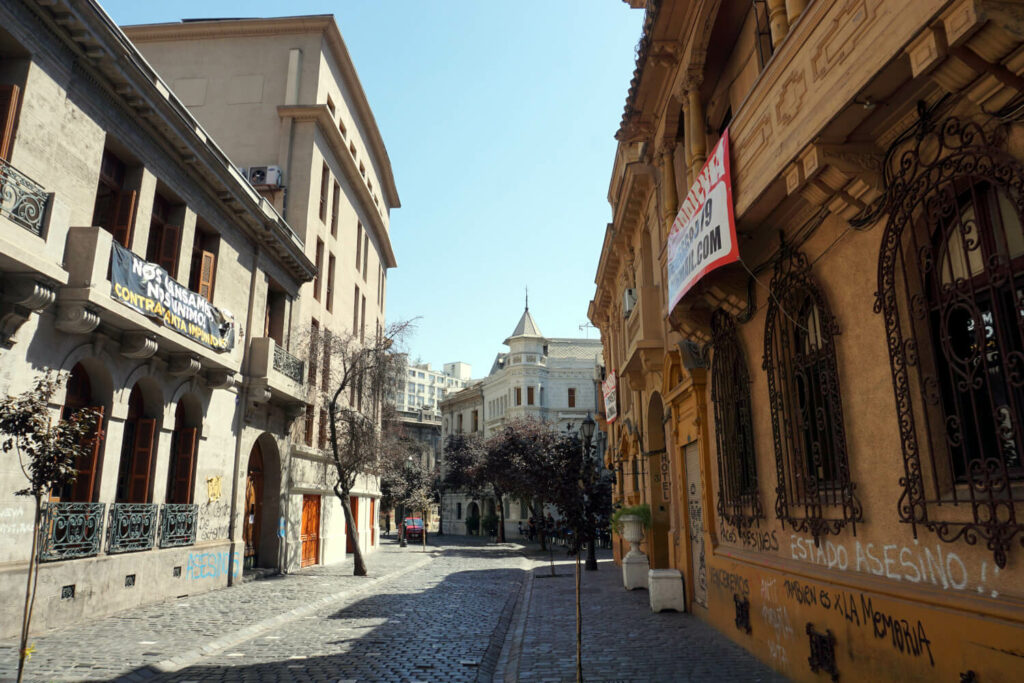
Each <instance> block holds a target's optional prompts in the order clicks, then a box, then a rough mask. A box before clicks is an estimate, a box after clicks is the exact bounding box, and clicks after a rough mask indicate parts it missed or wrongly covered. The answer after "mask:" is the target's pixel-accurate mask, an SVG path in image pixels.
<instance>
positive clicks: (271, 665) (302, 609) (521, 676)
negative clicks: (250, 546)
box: [0, 537, 780, 683]
mask: <svg viewBox="0 0 1024 683" xmlns="http://www.w3.org/2000/svg"><path fill="white" fill-rule="evenodd" d="M606 555H607V551H605V552H604V553H602V555H601V556H600V557H601V558H602V562H601V565H600V570H599V571H598V572H596V573H595V572H586V573H585V575H584V581H585V583H584V589H583V596H584V617H583V618H584V640H585V647H584V674H585V678H586V680H588V681H597V680H604V681H611V680H615V681H685V680H694V681H711V680H722V681H726V680H728V681H735V680H744V681H748V680H765V681H767V680H780V679H777V678H774V677H773V675H772V674H771V673H770V671H769V670H768V669H767V668H765V667H764V666H763V665H761V664H760V663H758V662H757V661H756V660H754V659H753V658H752V657H750V656H749V655H747V654H746V653H745V652H743V651H742V650H741V649H740V648H738V647H737V646H735V645H733V644H732V643H730V642H729V641H728V639H726V638H725V637H724V636H722V635H720V634H718V633H716V632H715V631H714V630H713V629H711V628H709V627H708V626H706V625H705V624H703V623H702V622H699V621H697V620H695V619H693V618H691V617H689V616H687V615H680V614H675V613H662V614H651V613H650V611H649V609H648V607H647V594H646V592H645V591H634V592H632V593H628V592H626V591H624V590H622V587H621V582H620V578H619V577H620V573H619V571H618V568H617V567H615V565H614V564H612V562H611V560H610V558H608V557H607V556H606ZM555 558H556V560H558V563H557V564H558V566H557V572H558V574H559V576H558V577H555V578H540V577H541V576H543V575H545V574H547V573H548V571H549V570H548V569H547V567H546V559H547V558H546V556H541V555H538V554H535V553H531V554H526V555H524V553H523V549H522V547H521V546H518V545H515V544H507V545H504V546H495V545H484V544H482V543H479V542H475V543H474V542H473V541H465V540H464V539H457V538H455V537H447V538H443V539H441V544H435V542H434V541H433V540H432V545H431V546H428V549H427V552H426V553H424V552H422V551H421V550H420V548H419V547H417V546H410V547H409V548H405V549H401V548H399V547H398V546H397V544H395V543H394V541H393V539H391V540H387V541H385V545H384V547H383V548H382V550H381V551H380V552H379V553H377V554H375V555H373V556H371V557H370V560H369V564H370V573H371V576H370V577H363V578H357V577H353V576H351V575H350V574H351V564H350V563H345V564H343V565H340V566H334V567H326V568H325V567H318V568H315V569H312V570H306V571H302V572H300V573H298V574H292V575H288V576H284V577H279V578H273V579H267V580H262V581H254V582H250V583H246V584H244V585H242V586H238V587H234V588H231V589H227V590H219V591H214V592H211V593H206V594H203V595H197V596H191V597H188V598H182V599H180V600H178V601H175V602H169V603H163V604H158V605H152V606H149V607H145V608H142V609H138V610H133V611H130V612H125V613H122V614H119V615H115V616H113V617H109V618H106V619H101V620H98V621H96V622H93V623H89V624H82V625H77V626H73V627H69V628H66V629H61V630H58V631H53V632H50V633H47V634H42V635H39V636H37V637H34V638H33V639H32V643H33V644H34V645H35V648H36V651H35V654H34V655H33V657H32V659H31V661H30V662H29V665H28V668H27V672H28V675H27V676H26V680H33V681H78V680H160V681H177V682H179V683H184V682H187V681H410V682H411V681H443V682H447V681H452V682H457V681H491V680H496V681H516V680H522V681H535V682H547V681H563V680H564V681H571V680H575V640H574V637H575V626H574V615H575V611H574V610H575V607H574V604H575V603H574V593H573V581H572V578H571V576H572V565H571V564H570V563H568V562H565V556H564V551H562V552H559V551H556V553H555ZM623 624H628V628H627V629H626V630H625V631H624V630H623ZM16 651H17V650H16V644H15V643H14V642H12V641H6V642H4V643H3V644H2V646H0V680H5V681H6V680H9V679H11V678H12V677H13V675H14V672H15V667H16V663H17V659H16Z"/></svg>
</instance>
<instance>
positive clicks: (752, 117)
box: [590, 0, 1024, 681]
mask: <svg viewBox="0 0 1024 683" xmlns="http://www.w3.org/2000/svg"><path fill="white" fill-rule="evenodd" d="M630 4H631V5H633V6H636V7H641V8H643V11H644V12H645V22H644V29H643V35H642V38H641V41H640V44H639V48H638V51H637V62H636V64H637V66H636V71H635V73H634V78H633V80H632V82H631V83H630V84H629V89H628V95H627V98H626V107H625V112H624V116H623V119H622V125H621V127H620V129H619V131H618V135H617V138H618V140H619V145H618V151H617V153H616V156H615V159H614V160H613V163H612V178H611V184H610V187H609V201H610V202H611V205H612V209H613V222H612V223H611V224H610V225H609V226H608V229H607V231H606V233H605V238H604V244H603V248H602V253H601V259H600V262H599V264H598V267H597V278H596V282H597V289H596V292H595V296H594V300H593V302H592V304H591V307H590V318H591V320H593V321H594V323H595V324H596V325H597V326H598V327H600V328H601V332H602V339H603V340H604V343H605V358H606V360H607V362H608V368H609V372H611V371H615V372H616V374H617V376H618V378H619V383H618V406H619V414H618V417H617V419H616V420H615V421H614V422H613V423H612V424H610V425H607V426H606V428H607V430H608V434H609V450H608V464H609V465H610V466H612V467H615V468H616V469H618V470H619V472H620V473H621V476H620V477H619V480H618V488H617V492H616V494H617V499H618V500H619V501H621V502H624V503H628V504H638V503H647V504H648V505H650V506H651V510H652V513H653V514H652V516H653V528H652V529H651V530H650V531H649V532H648V534H647V539H646V540H645V543H644V548H645V552H646V553H647V555H648V558H649V560H650V565H651V567H652V568H660V569H675V570H678V571H679V572H680V573H681V574H682V576H683V579H684V585H685V594H686V604H687V608H688V609H689V610H690V611H692V612H693V614H694V615H696V616H697V617H698V618H701V619H704V620H707V621H708V622H710V623H712V624H714V625H715V626H717V627H718V628H719V629H721V630H722V631H723V632H724V633H726V634H727V635H728V636H729V637H730V638H732V639H733V640H735V641H736V642H737V643H739V644H740V645H742V646H743V647H745V648H747V649H749V650H750V651H751V652H753V653H754V654H756V655H757V656H759V657H760V658H761V659H763V660H764V661H765V662H767V663H770V664H771V665H772V666H774V667H775V668H776V669H778V670H779V671H780V672H782V673H784V674H786V675H787V676H788V677H790V678H792V679H794V680H804V681H820V680H828V679H831V680H872V681H874V680H899V681H911V680H914V681H935V680H957V679H959V680H961V681H997V680H999V681H1002V680H1005V681H1009V680H1019V679H1020V677H1021V671H1022V667H1021V662H1022V660H1021V656H1022V650H1021V643H1022V642H1024V573H1022V572H1024V524H1022V520H1024V468H1022V467H1021V455H1020V454H1021V449H1022V448H1024V409H1022V406H1024V395H1022V393H1021V386H1022V383H1021V377H1020V373H1019V368H1018V365H1019V359H1020V357H1021V351H1022V349H1024V331H1022V330H1024V326H1022V323H1021V320H1022V318H1021V313H1020V311H1021V305H1020V303H1021V300H1022V281H1024V261H1022V254H1024V227H1022V226H1024V162H1022V160H1024V119H1022V115H1021V112H1022V106H1024V21H1022V17H1024V13H1022V11H1021V8H1022V5H1021V3H1019V2H997V1H991V0H914V1H913V2H901V1H897V0H810V1H806V0H764V1H761V0H756V1H755V2H749V1H748V0H723V1H721V2H720V1H718V0H660V1H655V0H646V2H645V1H644V0H631V2H630ZM623 57H624V58H627V56H625V55H624V56H623ZM624 85H625V84H624ZM725 140H727V141H728V149H727V152H726V148H725V146H724V144H723V143H724V141H725ZM718 177H721V178H724V179H725V180H727V181H728V184H727V185H723V186H722V187H731V194H725V193H724V190H723V194H722V195H713V193H712V191H711V188H712V187H718V183H719V182H721V181H719V180H717V178H718ZM705 192H706V195H705ZM707 197H711V198H712V199H713V202H712V204H708V203H707V202H706V201H705V199H706V198H707ZM718 202H723V204H718V205H720V206H727V207H728V208H729V210H730V211H731V212H732V213H733V214H734V217H735V228H736V237H735V239H733V238H732V237H731V235H730V232H731V231H730V230H729V224H728V221H727V220H726V219H725V218H724V214H722V213H718V214H716V213H715V210H712V209H711V208H710V207H711V206H712V205H713V204H717V203H718ZM705 207H707V209H706V210H705ZM681 208H682V212H681V213H680V209H681ZM698 208H699V209H700V210H699V211H698V210H697V209H698ZM715 216H723V218H722V219H721V220H719V219H718V218H714V219H713V217H715ZM728 245H732V246H733V247H734V253H733V255H734V256H736V257H737V258H738V260H737V261H733V262H731V263H728V264H726V265H723V266H722V267H719V268H717V269H715V268H712V269H710V270H708V271H706V272H704V273H703V276H699V275H697V274H698V273H700V272H702V267H703V265H705V264H706V263H709V262H710V261H708V260H705V256H706V255H707V254H712V253H714V254H718V253H719V252H718V249H719V247H722V253H726V252H728V249H726V248H725V247H726V246H728ZM726 260H728V259H726ZM691 273H692V274H693V275H694V277H692V278H689V279H687V278H688V277H689V274H691ZM687 283H688V284H689V286H688V287H686V286H684V285H686V284H687ZM618 546H619V547H618V548H617V551H616V552H617V554H619V555H620V556H621V552H622V547H621V542H620V543H619V544H618ZM679 647H686V643H680V644H679ZM670 677H671V674H670V672H666V678H670Z"/></svg>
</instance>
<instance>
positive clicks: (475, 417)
mask: <svg viewBox="0 0 1024 683" xmlns="http://www.w3.org/2000/svg"><path fill="white" fill-rule="evenodd" d="M473 431H474V432H478V431H480V413H479V412H478V411H476V410H474V411H473Z"/></svg>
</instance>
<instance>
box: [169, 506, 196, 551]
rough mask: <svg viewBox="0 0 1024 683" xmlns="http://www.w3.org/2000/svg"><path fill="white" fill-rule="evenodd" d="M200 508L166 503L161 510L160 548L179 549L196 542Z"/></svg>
mask: <svg viewBox="0 0 1024 683" xmlns="http://www.w3.org/2000/svg"><path fill="white" fill-rule="evenodd" d="M198 516H199V506H198V505H195V504H191V503H190V504H181V503H166V504H164V505H163V506H162V507H161V508H160V547H161V548H178V547H181V546H186V545H194V544H195V542H196V519H197V518H198Z"/></svg>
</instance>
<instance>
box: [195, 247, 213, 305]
mask: <svg viewBox="0 0 1024 683" xmlns="http://www.w3.org/2000/svg"><path fill="white" fill-rule="evenodd" d="M216 264H217V256H216V255H215V254H214V253H213V252H211V251H203V252H201V256H200V259H199V296H203V297H206V300H207V301H210V302H212V301H213V277H214V274H215V271H216V268H215V267H214V266H216Z"/></svg>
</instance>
